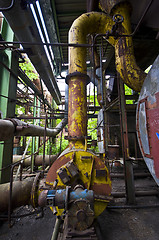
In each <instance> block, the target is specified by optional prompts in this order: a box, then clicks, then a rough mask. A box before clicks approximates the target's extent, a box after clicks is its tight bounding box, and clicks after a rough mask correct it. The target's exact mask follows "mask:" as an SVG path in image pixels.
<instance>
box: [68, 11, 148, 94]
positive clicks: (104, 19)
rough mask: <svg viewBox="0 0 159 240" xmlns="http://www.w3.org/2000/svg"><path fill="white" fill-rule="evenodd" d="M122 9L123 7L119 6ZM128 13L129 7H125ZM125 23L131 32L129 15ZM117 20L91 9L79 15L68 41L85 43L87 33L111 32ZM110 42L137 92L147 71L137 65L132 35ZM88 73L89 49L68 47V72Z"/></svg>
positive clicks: (118, 66) (118, 65) (121, 71)
mask: <svg viewBox="0 0 159 240" xmlns="http://www.w3.org/2000/svg"><path fill="white" fill-rule="evenodd" d="M120 8H122V7H120ZM122 10H123V11H124V13H126V14H127V9H122ZM125 19H127V20H126V21H125V22H126V24H125V22H124V23H123V32H124V33H125V34H129V30H128V29H127V23H128V24H129V25H130V23H129V18H127V16H126V18H125ZM113 25H114V22H113V20H112V18H111V16H109V15H108V14H105V13H102V12H90V13H85V14H82V15H81V16H80V17H79V18H77V19H76V20H75V21H74V22H73V24H72V27H71V29H70V31H69V43H75V44H85V43H86V37H87V35H88V34H95V33H96V34H98V33H101V34H104V33H106V32H107V31H111V29H112V26H113ZM108 42H109V43H110V44H111V45H113V46H114V47H115V58H116V69H117V71H118V72H119V74H120V76H121V78H122V79H123V81H124V83H125V84H127V85H128V86H129V87H130V88H132V89H133V90H134V91H136V92H138V91H140V89H141V87H142V84H143V82H144V79H145V77H146V74H145V73H144V72H143V71H142V70H141V69H140V68H139V67H138V66H137V64H136V61H135V57H134V50H133V43H132V37H121V38H119V39H117V40H116V39H114V38H113V37H109V39H108ZM74 72H80V73H84V74H86V73H87V67H86V48H84V47H70V48H69V73H74Z"/></svg>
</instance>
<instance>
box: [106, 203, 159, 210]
mask: <svg viewBox="0 0 159 240" xmlns="http://www.w3.org/2000/svg"><path fill="white" fill-rule="evenodd" d="M146 208H148V209H149V208H159V204H151V205H123V206H107V209H146Z"/></svg>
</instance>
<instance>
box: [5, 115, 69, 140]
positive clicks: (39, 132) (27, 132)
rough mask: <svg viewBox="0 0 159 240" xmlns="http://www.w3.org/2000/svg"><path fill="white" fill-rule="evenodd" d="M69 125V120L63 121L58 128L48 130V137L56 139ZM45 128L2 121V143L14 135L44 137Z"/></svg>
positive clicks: (15, 120)
mask: <svg viewBox="0 0 159 240" xmlns="http://www.w3.org/2000/svg"><path fill="white" fill-rule="evenodd" d="M66 124H67V118H64V119H63V121H61V122H60V123H59V124H58V125H57V128H54V129H51V128H46V136H49V137H55V136H56V135H57V134H58V133H59V132H60V131H61V130H62V129H63V128H64V127H65V126H66ZM44 132H45V128H44V127H41V126H37V125H32V124H27V123H25V122H22V121H20V120H18V119H7V120H2V119H0V141H5V140H7V139H9V138H11V137H13V136H14V135H18V136H44Z"/></svg>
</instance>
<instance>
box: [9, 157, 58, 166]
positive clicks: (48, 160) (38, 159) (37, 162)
mask: <svg viewBox="0 0 159 240" xmlns="http://www.w3.org/2000/svg"><path fill="white" fill-rule="evenodd" d="M56 158H57V156H56V155H45V164H46V166H49V164H53V162H54V161H55V160H56ZM21 159H22V155H13V163H16V162H18V161H20V160H21ZM42 161H43V156H42V155H36V156H35V162H34V165H35V166H41V165H42ZM28 166H31V156H29V155H25V159H24V161H23V167H28Z"/></svg>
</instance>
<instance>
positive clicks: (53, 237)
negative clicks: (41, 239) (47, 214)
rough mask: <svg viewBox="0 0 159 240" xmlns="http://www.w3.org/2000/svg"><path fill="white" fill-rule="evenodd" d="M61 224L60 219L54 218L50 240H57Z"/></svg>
mask: <svg viewBox="0 0 159 240" xmlns="http://www.w3.org/2000/svg"><path fill="white" fill-rule="evenodd" d="M61 223H62V219H61V217H57V218H56V222H55V226H54V230H53V233H52V238H51V240H57V237H58V234H59V228H60V225H61Z"/></svg>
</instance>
